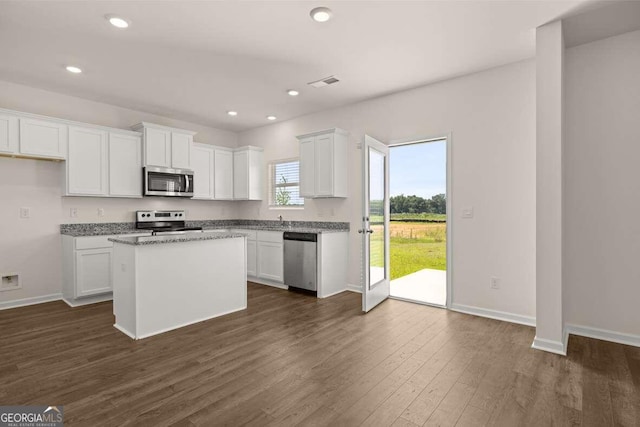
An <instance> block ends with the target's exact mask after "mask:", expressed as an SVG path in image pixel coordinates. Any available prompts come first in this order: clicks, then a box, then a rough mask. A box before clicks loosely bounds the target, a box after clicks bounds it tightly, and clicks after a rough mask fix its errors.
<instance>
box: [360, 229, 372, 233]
mask: <svg viewBox="0 0 640 427" xmlns="http://www.w3.org/2000/svg"><path fill="white" fill-rule="evenodd" d="M358 233H360V234H362V233H369V234H372V233H373V230H364V229H360V230H358Z"/></svg>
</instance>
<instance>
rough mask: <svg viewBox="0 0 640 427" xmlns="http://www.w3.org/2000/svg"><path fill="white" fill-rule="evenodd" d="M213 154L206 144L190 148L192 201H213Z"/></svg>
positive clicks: (212, 149) (194, 145)
mask: <svg viewBox="0 0 640 427" xmlns="http://www.w3.org/2000/svg"><path fill="white" fill-rule="evenodd" d="M213 152H214V148H213V146H211V145H207V144H198V143H194V144H193V146H192V147H191V169H192V170H193V198H194V199H205V200H206V199H213Z"/></svg>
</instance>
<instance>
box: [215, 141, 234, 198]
mask: <svg viewBox="0 0 640 427" xmlns="http://www.w3.org/2000/svg"><path fill="white" fill-rule="evenodd" d="M213 169H214V174H215V176H214V180H213V183H214V192H213V196H214V198H215V199H219V200H231V199H233V151H231V150H224V149H221V148H216V149H215V150H214V168H213Z"/></svg>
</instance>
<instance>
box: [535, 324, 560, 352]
mask: <svg viewBox="0 0 640 427" xmlns="http://www.w3.org/2000/svg"><path fill="white" fill-rule="evenodd" d="M568 342H569V331H568V330H567V329H566V328H565V329H564V332H563V333H562V341H554V340H548V339H545V338H538V336H537V335H536V337H535V338H534V339H533V343H532V344H531V348H535V349H536V350H543V351H548V352H549V353H555V354H559V355H561V356H566V355H567V343H568Z"/></svg>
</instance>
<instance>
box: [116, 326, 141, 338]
mask: <svg viewBox="0 0 640 427" xmlns="http://www.w3.org/2000/svg"><path fill="white" fill-rule="evenodd" d="M113 327H114V328H116V329H117V330H119V331H120V332H122V333H123V334H125V335H126V336H128V337H129V338H131V339H133V340H135V339H136V336H135V335H134V334H132V333H131V332H129V331H127V330H126V329H125V328H123V327H122V326H120V325H118V324H117V323H114V324H113Z"/></svg>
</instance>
